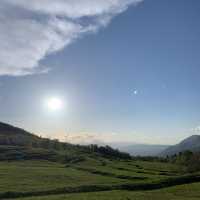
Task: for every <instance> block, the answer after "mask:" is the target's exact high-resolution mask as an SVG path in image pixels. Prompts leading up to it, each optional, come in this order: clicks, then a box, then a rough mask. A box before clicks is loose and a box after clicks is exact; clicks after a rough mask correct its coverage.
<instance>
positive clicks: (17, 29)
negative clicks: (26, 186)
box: [0, 0, 200, 144]
mask: <svg viewBox="0 0 200 200" xmlns="http://www.w3.org/2000/svg"><path fill="white" fill-rule="evenodd" d="M199 10H200V1H199V0H192V1H191V0H68V1H66V0H43V1H39V0H32V1H29V2H28V1H26V0H14V1H13V0H1V2H0V42H1V45H0V121H3V122H7V123H11V124H13V125H16V126H20V127H22V128H24V129H27V130H29V131H31V132H34V133H36V134H38V135H42V136H45V137H50V138H59V139H65V140H66V141H70V142H75V143H84V142H88V141H89V142H135V143H148V144H175V143H177V142H179V141H180V140H182V139H184V138H185V137H187V136H189V135H193V134H199V133H200V107H199V102H200V92H199V91H200V84H199V82H200V78H199V74H200V56H199V52H200V26H199V19H200V12H199ZM52 98H54V99H55V98H56V99H57V100H59V101H61V104H62V105H61V108H59V109H52V108H51V107H50V106H49V102H50V100H52Z"/></svg>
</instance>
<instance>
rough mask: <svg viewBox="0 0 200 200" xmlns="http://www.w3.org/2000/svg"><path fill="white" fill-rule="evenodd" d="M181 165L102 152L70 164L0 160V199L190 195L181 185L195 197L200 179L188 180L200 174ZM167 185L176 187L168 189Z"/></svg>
mask: <svg viewBox="0 0 200 200" xmlns="http://www.w3.org/2000/svg"><path fill="white" fill-rule="evenodd" d="M180 171H181V170H180V167H179V166H176V165H173V164H167V163H161V162H144V161H133V160H123V161H119V160H118V161H117V160H109V159H104V158H100V159H98V158H87V159H86V160H84V161H81V162H77V163H71V164H60V163H56V162H49V161H38V160H35V161H33V160H32V161H10V162H0V199H12V198H17V199H25V200H35V199H42V200H43V199H44V200H46V199H50V200H51V199H52V200H58V199H77V200H79V199H100V200H101V199H102V200H104V199H111V200H112V199H120V200H121V199H134V200H135V199H136V200H137V199H141V200H143V199H148V200H149V199H159V198H161V197H162V196H163V194H164V198H165V199H170V198H171V199H170V200H172V196H177V197H176V198H174V197H173V199H175V200H176V199H177V200H179V199H181V200H182V199H184V198H185V199H188V198H187V196H186V197H184V198H183V195H182V194H183V193H182V192H181V191H182V190H183V191H184V192H187V194H188V195H193V196H190V198H194V199H195V198H196V199H197V196H198V194H199V193H194V192H193V190H194V189H195V188H198V187H199V186H200V185H199V184H198V183H196V184H190V183H195V182H200V177H199V175H197V174H195V175H184V176H183V175H182V174H181V173H180ZM185 183H187V185H184V184H185ZM177 185H181V186H177ZM171 186H175V187H172V188H169V189H166V188H168V187H171ZM162 188H164V189H162ZM185 188H188V189H187V190H186V189H185ZM199 188H200V187H199ZM176 191H177V192H176ZM190 191H191V192H190ZM176 193H177V195H176ZM179 194H180V195H179ZM194 194H195V195H196V196H195V195H194ZM159 195H160V196H159ZM181 195H182V196H181ZM180 196H181V198H179V197H180ZM198 197H199V196H198ZM164 198H162V199H163V200H165V199H164Z"/></svg>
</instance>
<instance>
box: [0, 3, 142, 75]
mask: <svg viewBox="0 0 200 200" xmlns="http://www.w3.org/2000/svg"><path fill="white" fill-rule="evenodd" d="M141 1H142V0H42V1H41V0H31V1H27V0H1V2H0V42H1V46H0V75H27V74H33V73H41V72H46V71H47V70H48V69H47V68H45V67H44V66H41V61H42V60H43V59H45V57H46V56H48V55H50V54H52V53H55V52H57V51H60V50H62V49H63V48H65V47H66V46H68V45H69V44H71V43H72V42H73V41H75V40H76V39H78V38H80V37H82V36H84V34H87V33H95V32H97V31H98V30H99V29H100V28H102V27H105V26H107V25H108V24H109V22H110V21H111V20H112V18H113V17H114V16H116V15H118V14H120V13H122V12H124V11H125V10H126V9H127V8H128V7H129V6H131V5H136V4H137V3H139V2H141Z"/></svg>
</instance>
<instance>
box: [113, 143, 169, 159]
mask: <svg viewBox="0 0 200 200" xmlns="http://www.w3.org/2000/svg"><path fill="white" fill-rule="evenodd" d="M109 145H110V146H112V147H114V148H118V149H119V150H120V151H123V152H127V153H129V154H130V155H132V156H157V155H159V154H160V153H161V152H163V151H164V150H165V149H167V148H168V147H170V146H169V145H153V144H152V145H151V144H136V143H110V144H109Z"/></svg>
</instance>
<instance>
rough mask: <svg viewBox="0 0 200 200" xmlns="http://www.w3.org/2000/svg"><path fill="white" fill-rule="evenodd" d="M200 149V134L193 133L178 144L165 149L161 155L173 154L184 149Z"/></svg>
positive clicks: (193, 150) (195, 150) (194, 150)
mask: <svg viewBox="0 0 200 200" xmlns="http://www.w3.org/2000/svg"><path fill="white" fill-rule="evenodd" d="M187 150H189V151H192V152H197V151H200V135H192V136H190V137H188V138H186V139H184V140H183V141H182V142H180V143H179V144H177V145H174V146H171V147H169V148H167V149H166V150H164V151H163V152H162V153H161V154H160V155H161V156H167V155H168V156H171V155H174V154H177V153H179V152H183V151H187Z"/></svg>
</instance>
